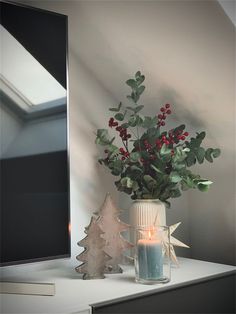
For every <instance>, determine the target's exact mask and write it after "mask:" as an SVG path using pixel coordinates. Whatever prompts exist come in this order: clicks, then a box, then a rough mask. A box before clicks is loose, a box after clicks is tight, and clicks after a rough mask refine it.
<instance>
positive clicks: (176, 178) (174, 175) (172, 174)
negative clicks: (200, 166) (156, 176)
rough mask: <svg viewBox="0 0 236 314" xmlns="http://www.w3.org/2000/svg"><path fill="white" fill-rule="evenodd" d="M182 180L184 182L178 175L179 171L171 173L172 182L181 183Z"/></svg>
mask: <svg viewBox="0 0 236 314" xmlns="http://www.w3.org/2000/svg"><path fill="white" fill-rule="evenodd" d="M181 180H182V178H181V176H180V175H179V174H178V172H177V171H172V172H171V173H170V181H171V182H172V183H178V182H180V181H181Z"/></svg>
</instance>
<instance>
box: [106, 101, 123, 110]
mask: <svg viewBox="0 0 236 314" xmlns="http://www.w3.org/2000/svg"><path fill="white" fill-rule="evenodd" d="M121 106H122V103H121V102H120V103H119V105H118V107H117V108H109V110H110V111H116V112H119V111H120V108H121Z"/></svg>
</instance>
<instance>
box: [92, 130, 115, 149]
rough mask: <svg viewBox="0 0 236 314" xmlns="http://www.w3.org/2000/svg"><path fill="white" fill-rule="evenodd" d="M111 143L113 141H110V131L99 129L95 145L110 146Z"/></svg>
mask: <svg viewBox="0 0 236 314" xmlns="http://www.w3.org/2000/svg"><path fill="white" fill-rule="evenodd" d="M110 142H111V140H110V139H109V134H108V130H107V129H98V130H97V137H96V140H95V143H96V144H99V145H108V144H110Z"/></svg>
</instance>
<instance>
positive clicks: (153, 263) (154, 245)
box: [137, 231, 163, 280]
mask: <svg viewBox="0 0 236 314" xmlns="http://www.w3.org/2000/svg"><path fill="white" fill-rule="evenodd" d="M137 255H138V256H137V257H138V268H139V278H140V279H146V280H148V279H151V280H155V279H160V278H162V277H163V256H162V243H161V240H160V239H158V238H152V236H151V231H149V237H148V238H146V239H140V240H138V243H137Z"/></svg>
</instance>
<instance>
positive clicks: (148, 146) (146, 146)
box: [143, 140, 152, 151]
mask: <svg viewBox="0 0 236 314" xmlns="http://www.w3.org/2000/svg"><path fill="white" fill-rule="evenodd" d="M143 144H144V147H145V148H146V150H147V151H149V150H151V149H152V145H151V144H150V143H148V141H147V140H145V141H144V142H143Z"/></svg>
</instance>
